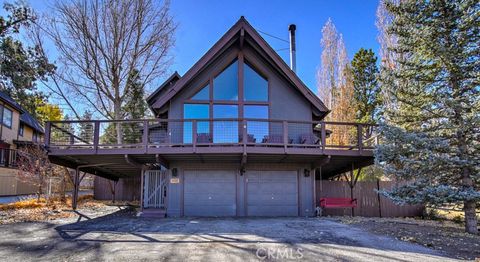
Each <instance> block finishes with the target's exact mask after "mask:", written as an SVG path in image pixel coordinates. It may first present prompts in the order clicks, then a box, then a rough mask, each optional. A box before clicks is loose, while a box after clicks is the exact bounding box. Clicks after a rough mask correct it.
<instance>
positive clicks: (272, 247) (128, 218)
mask: <svg viewBox="0 0 480 262" xmlns="http://www.w3.org/2000/svg"><path fill="white" fill-rule="evenodd" d="M93 206H94V208H92V206H89V205H83V206H81V207H80V209H79V210H78V213H73V214H74V215H73V216H69V217H66V218H55V219H51V220H48V221H40V222H20V223H18V222H17V223H9V224H4V225H0V232H2V238H0V258H2V259H3V260H7V261H38V260H48V261H132V260H133V261H137V260H142V261H145V260H148V261H149V260H167V261H170V260H172V261H185V260H191V261H278V260H281V261H282V260H298V259H302V260H306V261H339V260H340V261H368V262H371V261H420V260H421V261H422V262H423V261H446V260H453V259H451V258H448V257H446V254H445V253H444V252H443V251H440V250H433V249H430V248H426V247H424V246H421V245H418V244H415V243H409V242H405V241H401V240H398V239H395V238H393V237H390V236H385V235H380V234H373V233H370V232H367V231H366V230H364V229H361V228H359V227H358V226H357V225H347V224H343V223H339V222H338V221H335V220H332V219H328V218H327V219H325V218H168V219H155V218H141V217H137V216H136V212H135V210H134V209H132V208H131V207H119V206H109V205H99V204H98V203H97V204H95V205H93ZM70 213H71V212H70ZM0 260H1V259H0Z"/></svg>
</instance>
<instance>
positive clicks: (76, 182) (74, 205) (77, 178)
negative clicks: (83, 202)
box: [72, 167, 80, 210]
mask: <svg viewBox="0 0 480 262" xmlns="http://www.w3.org/2000/svg"><path fill="white" fill-rule="evenodd" d="M79 186H80V169H79V168H78V167H77V169H75V178H74V180H73V194H72V209H73V210H77V201H78V188H79Z"/></svg>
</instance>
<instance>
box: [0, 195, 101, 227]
mask: <svg viewBox="0 0 480 262" xmlns="http://www.w3.org/2000/svg"><path fill="white" fill-rule="evenodd" d="M108 202H109V201H97V200H94V199H93V196H92V195H84V196H80V197H79V201H78V208H81V209H85V208H86V209H101V208H103V207H105V206H106V205H108ZM71 203H72V200H71V198H67V199H66V201H60V198H58V197H55V198H50V201H48V202H47V200H46V199H45V198H41V199H40V200H39V201H37V199H29V200H22V201H18V202H15V203H11V204H3V205H0V224H10V223H16V222H34V221H48V220H54V219H59V218H70V217H73V216H75V214H74V213H73V212H71V210H72V206H71Z"/></svg>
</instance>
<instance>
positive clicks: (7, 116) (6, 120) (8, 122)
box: [3, 107, 13, 128]
mask: <svg viewBox="0 0 480 262" xmlns="http://www.w3.org/2000/svg"><path fill="white" fill-rule="evenodd" d="M12 114H13V113H12V110H10V109H8V108H6V107H4V108H3V125H5V126H6V127H8V128H12Z"/></svg>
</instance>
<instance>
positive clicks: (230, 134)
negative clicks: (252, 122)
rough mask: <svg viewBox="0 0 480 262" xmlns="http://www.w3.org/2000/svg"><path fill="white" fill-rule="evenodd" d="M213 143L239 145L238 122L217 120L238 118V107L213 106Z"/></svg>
mask: <svg viewBox="0 0 480 262" xmlns="http://www.w3.org/2000/svg"><path fill="white" fill-rule="evenodd" d="M213 118H214V119H215V121H214V122H213V143H238V121H237V120H234V121H232V120H225V121H221V120H220V121H218V120H217V119H222V118H223V119H225V118H238V105H213Z"/></svg>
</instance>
